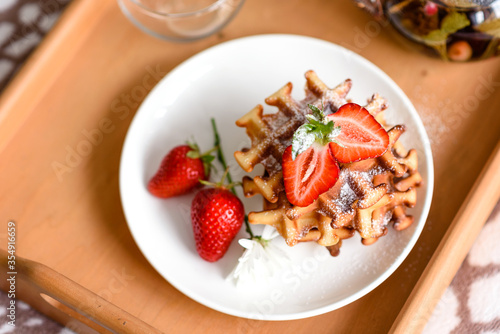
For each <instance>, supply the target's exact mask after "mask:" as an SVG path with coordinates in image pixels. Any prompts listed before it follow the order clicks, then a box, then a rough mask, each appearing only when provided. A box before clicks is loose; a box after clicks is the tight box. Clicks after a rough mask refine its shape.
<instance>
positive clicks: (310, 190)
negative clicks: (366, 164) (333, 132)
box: [282, 143, 340, 207]
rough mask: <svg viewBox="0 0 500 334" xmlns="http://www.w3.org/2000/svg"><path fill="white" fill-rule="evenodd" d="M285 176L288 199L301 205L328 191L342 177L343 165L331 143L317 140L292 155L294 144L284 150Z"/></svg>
mask: <svg viewBox="0 0 500 334" xmlns="http://www.w3.org/2000/svg"><path fill="white" fill-rule="evenodd" d="M282 167H283V179H284V182H285V191H286V197H287V198H288V201H289V202H290V203H292V204H293V205H297V206H301V207H304V206H308V205H309V204H311V203H312V202H314V201H315V200H316V199H317V198H318V197H319V195H321V194H322V193H324V192H326V191H328V189H330V188H331V187H333V185H334V184H335V182H337V179H338V177H339V172H340V169H339V165H338V163H337V161H336V160H335V158H334V157H333V155H332V153H331V151H330V149H329V146H328V145H324V146H321V145H319V144H317V143H314V144H313V145H312V146H311V147H309V148H308V149H307V150H306V151H304V152H302V153H300V154H299V155H298V156H297V157H296V158H295V160H293V159H292V146H288V147H287V148H286V150H285V152H284V153H283V162H282Z"/></svg>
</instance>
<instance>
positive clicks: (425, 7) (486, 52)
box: [356, 0, 500, 61]
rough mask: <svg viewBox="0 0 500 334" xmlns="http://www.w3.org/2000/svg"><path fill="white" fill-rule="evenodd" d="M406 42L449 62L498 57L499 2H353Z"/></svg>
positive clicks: (423, 0) (394, 0)
mask: <svg viewBox="0 0 500 334" xmlns="http://www.w3.org/2000/svg"><path fill="white" fill-rule="evenodd" d="M356 2H357V3H358V4H359V5H361V6H362V7H364V8H366V9H369V10H370V12H371V13H372V14H374V15H375V16H376V17H379V18H380V17H385V19H387V20H389V22H390V23H391V24H392V25H393V26H394V27H395V28H396V30H397V31H398V32H399V33H401V34H402V35H403V36H405V37H406V38H408V39H410V40H412V41H414V42H416V43H419V44H420V45H422V46H424V48H425V49H427V50H428V51H430V52H431V53H433V54H434V55H437V56H439V57H441V58H442V59H443V60H450V61H472V60H479V59H485V58H489V57H491V56H495V55H499V54H500V0H432V1H431V0H356Z"/></svg>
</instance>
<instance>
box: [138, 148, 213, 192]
mask: <svg viewBox="0 0 500 334" xmlns="http://www.w3.org/2000/svg"><path fill="white" fill-rule="evenodd" d="M213 159H214V157H213V156H212V155H209V154H203V155H201V154H200V152H199V150H198V147H197V145H195V144H189V145H181V146H177V147H175V148H173V149H172V150H171V151H170V152H169V153H168V154H167V155H166V156H165V157H164V158H163V160H162V162H161V164H160V168H159V169H158V171H157V172H156V174H155V175H154V176H153V177H152V178H151V180H150V181H149V183H148V190H149V192H150V193H151V194H152V195H154V196H156V197H160V198H168V197H172V196H177V195H182V194H184V193H187V192H188V191H190V190H192V189H193V188H195V187H197V186H198V185H200V182H199V180H206V179H208V175H209V173H210V162H211V161H212V160H213Z"/></svg>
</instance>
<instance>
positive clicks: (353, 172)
mask: <svg viewBox="0 0 500 334" xmlns="http://www.w3.org/2000/svg"><path fill="white" fill-rule="evenodd" d="M305 77H306V86H305V92H306V97H305V99H304V100H301V101H296V100H294V99H293V98H292V97H291V91H292V84H291V83H288V84H286V85H285V86H284V87H283V88H282V89H280V90H279V91H278V92H276V93H275V94H273V95H271V96H270V97H268V98H267V99H266V100H265V101H266V103H267V104H268V105H271V106H276V107H278V109H279V110H278V112H276V113H275V114H269V115H263V107H262V106H261V105H258V106H257V107H255V108H254V109H252V110H251V111H250V112H249V113H247V114H246V115H245V116H243V117H242V118H240V119H239V120H238V121H237V122H236V124H237V125H238V126H240V127H245V128H246V132H247V134H248V136H249V137H250V139H251V140H252V147H251V148H250V149H244V150H242V151H238V152H235V158H236V160H237V161H238V163H239V164H240V166H241V167H242V168H243V169H244V170H245V171H247V172H250V171H252V170H253V168H254V167H255V166H256V165H257V164H259V163H261V164H262V165H263V166H264V168H265V173H264V175H263V176H256V177H254V178H253V179H252V178H250V177H248V176H246V177H244V178H243V189H244V193H245V196H247V197H249V196H253V195H255V194H261V195H262V196H263V197H264V208H263V211H261V212H251V213H250V214H249V221H250V223H252V224H267V225H272V226H274V227H275V228H276V229H277V230H278V232H279V233H280V234H281V235H282V236H283V237H284V239H285V240H286V242H287V244H288V245H290V246H293V245H295V244H296V243H298V242H305V241H316V242H317V243H319V244H320V245H323V246H327V247H328V248H329V250H330V253H331V254H332V255H336V254H338V251H339V247H340V245H341V241H342V240H343V239H347V238H349V237H351V236H353V234H354V231H358V232H359V234H360V235H361V238H362V241H363V244H366V245H368V244H372V243H373V242H375V241H376V240H377V239H378V238H379V237H381V236H383V235H385V234H386V233H387V228H386V226H387V225H388V224H389V222H393V223H394V227H395V228H396V229H397V230H402V229H404V228H406V227H408V226H409V225H410V224H411V223H412V222H413V218H412V217H411V216H408V215H406V213H405V208H406V207H412V206H414V205H415V203H416V190H415V187H416V186H418V185H419V184H420V182H421V177H420V174H419V173H418V171H417V155H416V151H415V150H410V151H409V152H408V153H407V152H405V150H404V148H403V147H402V145H400V144H399V142H398V139H399V137H400V136H401V134H402V133H403V132H404V130H405V129H404V126H402V125H398V126H395V127H393V128H391V129H390V130H389V131H388V134H389V139H390V146H389V149H388V150H387V152H386V153H385V154H384V155H382V156H380V157H378V158H376V159H367V160H363V161H359V162H355V163H350V164H341V166H340V167H341V171H340V175H339V179H338V181H337V183H336V184H335V185H334V186H333V187H332V188H331V189H330V190H329V191H327V192H326V193H324V194H322V195H320V196H319V198H318V199H317V200H316V201H315V202H313V203H312V204H311V205H309V206H307V207H297V206H293V205H292V204H290V202H289V201H288V200H287V198H286V194H285V191H284V185H283V177H282V172H281V156H282V154H283V151H284V150H285V148H286V147H287V146H289V145H290V144H291V140H292V136H293V133H294V132H295V130H296V129H297V128H298V127H299V126H300V125H302V124H303V123H304V122H305V119H306V118H305V115H307V114H308V113H309V112H310V108H308V107H307V105H308V104H313V105H316V106H317V107H318V108H323V109H324V110H325V113H326V114H329V113H332V112H335V111H336V110H337V109H338V108H340V106H342V105H343V104H345V103H347V102H348V100H347V98H346V96H347V94H348V92H349V90H350V88H351V85H352V83H351V81H350V80H349V79H347V80H345V81H344V82H343V83H341V84H340V85H338V86H337V87H335V88H333V89H330V88H328V87H327V86H326V85H325V84H324V83H323V82H322V81H321V80H319V78H318V77H317V75H316V74H315V73H314V72H313V71H308V72H307V73H306V75H305ZM365 108H366V109H368V111H369V112H370V113H371V114H372V115H373V116H375V117H376V119H377V120H378V121H379V122H380V123H381V124H384V123H385V122H384V119H383V111H384V110H385V109H386V108H387V103H386V101H385V99H383V98H381V97H380V96H379V95H378V94H374V95H373V96H372V97H371V98H370V99H369V100H368V104H367V105H366V106H365Z"/></svg>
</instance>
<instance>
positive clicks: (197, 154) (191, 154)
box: [186, 149, 200, 159]
mask: <svg viewBox="0 0 500 334" xmlns="http://www.w3.org/2000/svg"><path fill="white" fill-rule="evenodd" d="M186 156H187V157H188V158H191V159H198V158H199V157H200V152H198V151H197V150H194V149H193V151H189V152H188V153H186Z"/></svg>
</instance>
